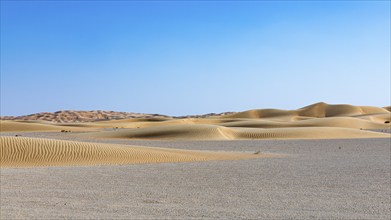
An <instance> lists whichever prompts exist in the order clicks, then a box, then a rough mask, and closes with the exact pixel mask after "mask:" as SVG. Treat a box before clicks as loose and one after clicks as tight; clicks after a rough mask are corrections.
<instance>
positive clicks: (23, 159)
mask: <svg viewBox="0 0 391 220" xmlns="http://www.w3.org/2000/svg"><path fill="white" fill-rule="evenodd" d="M0 145H1V148H0V159H1V163H0V165H1V167H10V166H12V167H19V166H20V167H22V166H27V167H29V166H76V165H99V164H137V163H162V162H186V161H208V160H237V159H249V158H259V157H268V156H271V155H266V154H251V153H247V154H245V153H233V152H203V151H189V150H175V149H165V148H151V147H140V146H128V145H115V144H97V143H84V142H75V141H62V140H51V139H41V138H25V137H6V136H3V137H0Z"/></svg>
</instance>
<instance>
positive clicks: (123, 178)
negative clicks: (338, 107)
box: [0, 134, 391, 219]
mask: <svg viewBox="0 0 391 220" xmlns="http://www.w3.org/2000/svg"><path fill="white" fill-rule="evenodd" d="M41 135H42V134H41ZM117 141H118V140H117V139H113V142H117ZM128 144H131V145H143V146H152V147H153V146H158V147H165V148H174V149H191V150H212V151H243V152H253V151H258V150H261V151H262V152H264V153H272V154H281V155H285V156H284V157H276V158H257V159H246V160H234V161H229V160H227V161H204V162H185V163H155V164H139V165H115V166H109V165H106V166H76V167H35V168H2V169H1V173H0V175H1V198H0V201H1V218H2V219H21V218H24V219H26V218H28V219H31V218H34V219H61V218H67V219H90V218H94V219H99V218H100V219H162V218H172V219H201V218H204V219H215V218H221V219H227V218H230V219H248V218H252V219H254V218H255V219H270V218H273V219H287V218H290V219H319V218H323V219H389V217H390V215H391V212H390V209H391V201H390V196H391V188H390V187H391V176H390V166H391V158H390V155H391V152H390V146H391V143H390V139H387V138H380V139H344V140H238V141H188V140H184V141H156V140H155V141H151V140H135V141H128Z"/></svg>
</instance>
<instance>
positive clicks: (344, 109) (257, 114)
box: [222, 102, 389, 118]
mask: <svg viewBox="0 0 391 220" xmlns="http://www.w3.org/2000/svg"><path fill="white" fill-rule="evenodd" d="M376 113H389V111H387V109H385V108H378V107H371V106H353V105H329V104H326V103H323V102H320V103H316V104H313V105H309V106H306V107H303V108H300V109H298V110H280V109H257V110H249V111H244V112H239V113H235V114H231V115H225V116H222V117H224V118H270V117H294V116H303V117H314V118H324V117H336V116H355V115H360V114H376Z"/></svg>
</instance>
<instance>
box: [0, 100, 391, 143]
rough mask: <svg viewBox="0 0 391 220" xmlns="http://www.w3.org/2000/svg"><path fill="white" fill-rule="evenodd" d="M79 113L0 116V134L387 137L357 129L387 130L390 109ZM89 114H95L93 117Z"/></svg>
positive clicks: (324, 106)
mask: <svg viewBox="0 0 391 220" xmlns="http://www.w3.org/2000/svg"><path fill="white" fill-rule="evenodd" d="M81 112H82V111H79V112H78V114H76V115H75V114H73V113H75V112H70V111H65V112H56V113H55V114H51V116H53V117H55V118H56V119H61V120H63V121H64V120H65V121H69V120H71V119H72V120H73V119H75V118H79V119H80V118H83V117H84V118H87V119H88V120H91V122H73V123H69V122H67V123H51V122H47V121H38V120H35V121H4V120H2V121H1V120H0V123H1V132H19V131H23V132H24V131H53V132H56V131H57V132H60V131H61V130H69V131H83V132H90V133H88V134H86V135H84V134H83V135H84V136H88V137H93V138H100V137H101V138H138V139H170V138H172V139H195V140H203V139H205V140H231V139H245V138H247V139H253V138H258V139H264V138H314V139H315V138H366V137H388V136H384V135H385V134H379V133H375V134H374V133H372V132H367V131H360V130H366V129H381V130H382V129H391V123H390V121H391V112H390V111H388V110H387V108H379V107H372V106H353V105H346V104H338V105H330V104H327V103H323V102H319V103H315V104H312V105H309V106H305V107H303V108H300V109H297V110H280V109H255V110H248V111H244V112H238V113H234V114H223V115H222V116H216V115H213V117H208V118H172V117H165V118H164V117H158V116H159V115H145V118H142V114H139V115H138V116H137V117H138V118H125V119H120V120H107V121H99V119H101V118H102V117H106V116H107V117H108V118H110V117H117V116H118V117H119V116H121V114H122V113H121V114H120V115H117V113H115V112H100V111H97V112H85V114H86V115H82V114H81ZM71 113H72V114H71ZM83 114H84V113H83ZM95 114H97V115H96V117H97V118H94V117H95V116H94V115H95ZM102 114H103V115H102ZM70 115H73V116H74V117H73V116H72V117H70ZM87 116H88V117H87ZM122 116H123V117H125V116H126V117H127V116H129V117H130V116H131V115H127V114H124V115H122ZM122 116H121V117H122ZM155 116H156V117H155ZM132 117H133V116H132ZM134 117H136V116H134ZM49 119H50V117H49ZM94 120H98V121H94ZM288 128H289V129H288ZM266 129H283V130H266ZM97 131H99V132H97Z"/></svg>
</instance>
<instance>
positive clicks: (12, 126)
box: [0, 120, 85, 132]
mask: <svg viewBox="0 0 391 220" xmlns="http://www.w3.org/2000/svg"><path fill="white" fill-rule="evenodd" d="M61 130H69V131H82V130H85V129H82V128H78V127H70V126H61V125H56V124H48V123H38V122H31V121H26V122H20V121H4V120H1V121H0V131H1V132H24V131H61Z"/></svg>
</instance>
